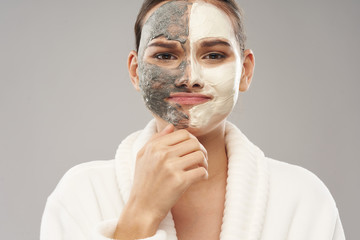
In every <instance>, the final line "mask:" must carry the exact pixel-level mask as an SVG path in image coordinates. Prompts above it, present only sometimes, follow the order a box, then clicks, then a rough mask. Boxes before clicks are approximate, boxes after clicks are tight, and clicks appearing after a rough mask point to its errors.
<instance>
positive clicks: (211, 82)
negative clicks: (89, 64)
mask: <svg viewBox="0 0 360 240" xmlns="http://www.w3.org/2000/svg"><path fill="white" fill-rule="evenodd" d="M138 61H139V67H138V76H139V87H140V90H141V93H142V95H143V98H144V101H145V103H146V106H147V107H148V108H149V109H150V110H151V111H152V112H153V113H154V114H155V115H157V116H158V117H160V118H162V119H163V120H165V121H166V122H169V123H172V124H174V125H175V126H176V127H177V128H189V127H190V128H198V129H206V128H208V127H209V126H210V125H211V124H217V123H219V122H221V121H222V120H224V119H225V118H226V117H227V116H228V115H229V113H230V112H231V110H232V109H233V107H234V105H235V103H236V100H237V97H238V89H239V81H240V75H241V69H242V63H241V57H240V51H239V44H238V42H237V40H236V37H235V33H234V30H233V25H232V23H231V21H230V19H229V17H228V16H227V15H226V14H225V13H224V12H223V11H222V10H220V9H219V8H217V7H215V6H214V5H212V4H209V3H205V2H202V1H195V2H192V3H190V2H188V1H170V2H167V3H165V4H163V5H161V6H160V7H158V8H157V9H156V10H155V11H154V12H153V13H152V14H151V15H150V16H149V18H148V19H147V21H146V22H145V24H144V26H143V30H142V37H141V41H140V46H139V52H138Z"/></svg>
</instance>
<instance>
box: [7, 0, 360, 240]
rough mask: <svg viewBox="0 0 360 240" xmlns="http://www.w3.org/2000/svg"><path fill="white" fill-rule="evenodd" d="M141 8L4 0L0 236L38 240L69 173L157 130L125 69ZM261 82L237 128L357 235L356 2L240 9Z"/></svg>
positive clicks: (244, 103) (359, 37)
mask: <svg viewBox="0 0 360 240" xmlns="http://www.w3.org/2000/svg"><path fill="white" fill-rule="evenodd" d="M141 3H142V1H141V0H136V1H134V0H133V1H120V0H116V1H115V0H105V1H100V0H97V1H94V0H71V1H70V0H62V1H60V0H52V1H51V0H50V1H49V0H0V34H1V36H0V68H1V71H0V79H1V86H0V109H1V112H0V114H1V115H0V161H1V162H0V190H1V192H0V235H1V239H19V240H20V239H38V238H39V228H40V220H41V216H42V212H43V209H44V206H45V202H46V198H47V196H48V195H49V194H50V193H51V192H52V190H53V189H54V188H55V186H56V184H57V183H58V181H59V180H60V178H61V177H62V176H63V174H64V173H65V172H66V171H67V170H68V169H69V168H71V167H72V166H74V165H76V164H79V163H82V162H87V161H92V160H106V159H112V158H113V157H114V155H115V151H116V148H117V146H118V144H119V143H120V141H121V140H122V139H123V138H124V137H125V136H127V135H128V134H129V133H131V132H133V131H135V130H138V129H141V128H143V127H144V126H145V124H146V123H147V122H148V121H149V120H150V119H151V115H150V113H149V112H148V111H147V109H146V108H145V106H144V104H143V102H142V97H141V96H140V95H139V94H138V92H136V91H135V89H134V88H133V87H132V85H131V83H130V80H129V77H128V73H127V67H126V61H127V56H128V53H129V51H130V50H131V49H134V45H135V44H134V36H133V24H134V22H135V18H136V15H137V13H138V10H139V8H140V5H141ZM240 4H241V6H242V7H243V9H244V11H245V17H246V18H245V26H246V29H247V34H248V41H247V47H248V48H251V49H253V51H254V53H255V57H256V69H255V76H254V79H253V82H252V84H251V87H250V89H249V91H248V92H246V93H241V94H240V97H239V100H238V104H237V106H236V107H235V109H234V111H233V113H232V115H231V117H230V120H231V121H232V122H233V123H235V124H236V125H237V126H238V127H239V128H240V129H241V130H242V131H243V132H244V133H245V134H246V135H247V136H248V138H249V139H250V140H251V141H252V142H254V143H255V144H256V145H258V146H259V147H260V148H261V149H262V150H263V151H264V152H265V155H267V156H269V157H272V158H275V159H278V160H281V161H285V162H288V163H292V164H296V165H300V166H303V167H305V168H307V169H309V170H310V171H312V172H314V173H315V174H316V175H317V176H318V177H319V178H320V179H321V180H322V181H323V182H324V183H325V184H326V186H327V187H328V188H329V190H330V192H331V193H332V195H333V197H334V198H335V200H336V202H337V206H338V208H339V211H340V216H341V219H342V223H343V226H344V230H345V234H346V236H347V238H348V239H357V230H358V224H359V220H358V218H359V215H360V212H359V203H360V195H359V186H360V184H359V183H360V178H359V175H360V174H359V170H360V167H359V166H360V165H359V155H358V154H357V151H358V150H359V149H360V144H359V136H360V127H359V123H360V110H359V109H360V107H359V103H360V97H359V93H358V92H359V90H360V88H359V87H360V83H359V82H360V78H359V63H360V61H359V57H360V48H359V43H360V27H359V23H360V14H359V10H360V1H357V0H344V1H335V0H311V1H310V0H306V1H294V0H290V1H289V0H273V1H267V0H259V1H245V0H244V1H241V2H240Z"/></svg>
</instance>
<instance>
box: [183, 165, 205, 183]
mask: <svg viewBox="0 0 360 240" xmlns="http://www.w3.org/2000/svg"><path fill="white" fill-rule="evenodd" d="M184 174H185V178H186V180H187V182H188V183H189V184H190V185H191V184H193V183H195V182H198V181H201V180H206V179H208V177H209V174H208V171H207V170H206V169H205V168H203V167H198V168H194V169H191V170H189V171H186V172H185V173H184Z"/></svg>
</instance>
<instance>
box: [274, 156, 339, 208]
mask: <svg viewBox="0 0 360 240" xmlns="http://www.w3.org/2000/svg"><path fill="white" fill-rule="evenodd" d="M268 163H269V172H270V191H272V192H273V193H274V194H277V195H279V196H280V197H284V198H292V199H294V200H295V201H297V202H298V203H299V202H300V203H307V202H309V203H310V202H311V203H312V204H315V205H317V204H326V205H328V206H329V207H335V201H334V199H333V197H332V195H331V193H330V191H329V189H328V188H327V187H326V186H325V184H324V183H323V182H322V181H321V180H320V179H319V178H318V177H317V176H316V175H315V174H314V173H312V172H311V171H309V170H307V169H305V168H303V167H300V166H297V165H293V164H289V163H285V162H281V161H278V160H275V159H271V158H268Z"/></svg>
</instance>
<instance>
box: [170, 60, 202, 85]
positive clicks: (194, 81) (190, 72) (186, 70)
mask: <svg viewBox="0 0 360 240" xmlns="http://www.w3.org/2000/svg"><path fill="white" fill-rule="evenodd" d="M181 65H182V66H181ZM179 67H180V69H182V71H183V75H182V76H181V78H180V79H178V80H176V81H175V85H176V87H178V88H186V89H194V90H196V89H202V88H203V87H204V83H203V81H202V80H201V78H200V76H199V74H198V73H199V71H198V69H197V68H196V67H195V66H193V65H192V64H191V62H190V61H187V62H185V63H184V64H180V66H179Z"/></svg>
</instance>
